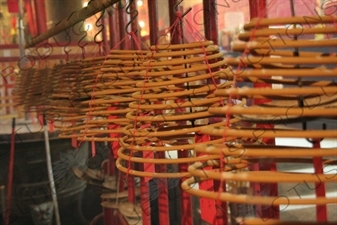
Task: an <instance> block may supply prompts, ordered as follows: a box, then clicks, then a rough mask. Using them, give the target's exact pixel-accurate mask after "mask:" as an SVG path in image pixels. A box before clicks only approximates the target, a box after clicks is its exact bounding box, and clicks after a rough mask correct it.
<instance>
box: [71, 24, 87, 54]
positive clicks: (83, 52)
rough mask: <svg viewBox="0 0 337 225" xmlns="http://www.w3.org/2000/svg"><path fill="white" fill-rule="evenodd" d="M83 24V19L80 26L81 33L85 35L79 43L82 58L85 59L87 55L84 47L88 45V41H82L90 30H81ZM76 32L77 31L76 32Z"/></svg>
mask: <svg viewBox="0 0 337 225" xmlns="http://www.w3.org/2000/svg"><path fill="white" fill-rule="evenodd" d="M83 25H84V20H83V21H82V24H81V26H80V28H79V31H80V32H81V33H80V35H81V34H84V36H83V37H82V38H81V39H80V40H79V41H78V42H77V45H78V46H79V47H80V48H81V49H82V58H83V59H84V55H85V49H84V47H85V46H87V44H88V42H87V43H85V44H83V45H81V44H80V43H81V42H82V41H83V40H84V39H85V38H86V37H87V36H88V33H87V31H88V30H89V29H88V30H83V32H82V31H81V28H82V27H83ZM74 33H75V32H74Z"/></svg>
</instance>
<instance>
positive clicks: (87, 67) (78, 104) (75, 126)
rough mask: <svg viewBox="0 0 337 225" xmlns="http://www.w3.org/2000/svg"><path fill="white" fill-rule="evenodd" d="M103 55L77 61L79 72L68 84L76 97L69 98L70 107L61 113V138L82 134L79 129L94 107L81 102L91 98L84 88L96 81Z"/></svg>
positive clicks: (101, 108) (88, 91)
mask: <svg viewBox="0 0 337 225" xmlns="http://www.w3.org/2000/svg"><path fill="white" fill-rule="evenodd" d="M104 60H105V57H97V58H88V59H83V60H81V61H80V62H78V64H79V66H80V70H79V74H78V75H77V76H75V79H74V82H73V83H72V84H71V85H70V87H69V88H70V90H71V92H72V93H75V94H74V96H75V97H76V98H69V100H68V101H69V102H70V104H71V107H68V112H66V113H62V119H61V121H62V123H63V125H61V126H60V127H58V128H60V129H61V131H62V133H61V134H60V137H62V138H74V137H81V136H83V135H82V134H81V133H80V131H81V130H82V129H83V127H84V126H83V124H84V123H85V121H87V120H88V114H90V113H91V111H92V110H93V109H94V108H95V109H96V107H92V108H86V107H84V105H83V102H85V101H88V100H89V99H91V96H90V91H91V90H88V89H86V88H85V86H86V85H88V84H93V83H95V82H96V80H97V77H98V76H99V69H100V67H101V66H102V63H103V62H104ZM106 108H107V107H103V106H101V107H98V109H99V110H104V109H106ZM89 127H94V126H88V128H89Z"/></svg>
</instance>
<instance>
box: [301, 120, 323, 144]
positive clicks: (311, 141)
mask: <svg viewBox="0 0 337 225" xmlns="http://www.w3.org/2000/svg"><path fill="white" fill-rule="evenodd" d="M302 130H307V122H302ZM322 130H326V124H325V123H323V124H322ZM306 140H307V141H308V142H310V143H311V144H316V143H317V142H321V141H323V140H324V138H321V139H319V140H311V139H310V138H306Z"/></svg>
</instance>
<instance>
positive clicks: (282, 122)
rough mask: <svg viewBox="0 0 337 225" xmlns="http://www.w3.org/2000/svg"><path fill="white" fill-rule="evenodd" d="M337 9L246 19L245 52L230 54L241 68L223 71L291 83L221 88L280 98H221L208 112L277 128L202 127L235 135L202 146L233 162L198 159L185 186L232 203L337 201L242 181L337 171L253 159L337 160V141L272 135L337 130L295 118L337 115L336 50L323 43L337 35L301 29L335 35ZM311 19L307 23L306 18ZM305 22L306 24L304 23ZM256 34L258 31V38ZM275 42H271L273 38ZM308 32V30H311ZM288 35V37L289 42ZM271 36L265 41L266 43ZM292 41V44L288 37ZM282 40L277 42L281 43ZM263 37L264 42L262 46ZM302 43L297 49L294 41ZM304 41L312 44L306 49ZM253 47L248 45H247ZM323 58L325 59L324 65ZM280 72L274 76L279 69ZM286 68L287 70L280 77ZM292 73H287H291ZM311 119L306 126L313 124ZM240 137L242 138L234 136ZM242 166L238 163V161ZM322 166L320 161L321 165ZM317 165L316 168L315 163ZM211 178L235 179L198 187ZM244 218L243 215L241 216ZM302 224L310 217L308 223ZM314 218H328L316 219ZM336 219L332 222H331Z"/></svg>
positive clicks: (318, 135) (297, 178)
mask: <svg viewBox="0 0 337 225" xmlns="http://www.w3.org/2000/svg"><path fill="white" fill-rule="evenodd" d="M335 19H336V17H319V18H318V17H317V18H316V17H310V19H308V20H306V21H304V20H303V18H302V17H293V18H282V19H255V20H252V21H251V22H250V23H248V24H246V25H245V26H244V28H245V32H243V33H241V34H240V35H239V39H240V40H242V41H245V42H246V43H242V44H237V45H234V46H233V50H235V51H244V50H246V52H245V53H246V55H245V57H244V58H228V59H226V61H227V63H228V64H229V65H231V66H233V67H237V68H236V69H234V68H233V69H232V70H231V71H229V72H227V73H223V74H222V75H221V76H220V77H222V78H223V79H232V78H233V79H236V81H237V82H250V83H251V84H254V83H264V84H273V85H274V84H281V85H287V86H285V87H275V86H273V87H270V88H269V87H264V88H256V89H253V88H250V87H234V86H233V87H231V88H229V89H224V90H216V91H215V92H214V95H215V96H217V97H224V98H228V97H230V98H232V99H238V100H242V101H246V100H247V99H249V98H253V99H260V100H272V101H271V102H265V103H263V104H259V105H251V106H247V104H241V105H240V104H237V105H226V106H222V107H220V106H216V107H211V108H209V109H208V112H209V113H211V114H214V115H217V116H221V115H222V116H225V115H227V116H228V115H231V116H233V117H234V118H238V119H240V120H242V121H246V122H253V123H264V124H267V126H274V128H270V129H268V128H261V127H256V126H254V125H253V126H250V127H247V126H231V127H225V126H212V125H210V126H207V127H204V128H203V129H202V130H201V133H203V134H208V135H212V136H218V137H225V138H228V139H229V141H226V142H225V143H220V144H211V145H206V144H200V145H197V146H196V148H195V151H196V152H198V153H201V154H207V155H217V156H218V157H220V158H224V159H223V160H224V165H225V166H226V167H225V168H223V169H221V171H220V169H216V168H213V169H212V170H205V169H204V167H206V166H207V165H206V164H203V163H202V162H197V163H195V164H193V165H191V166H190V167H189V170H188V171H189V172H190V173H191V175H192V177H191V178H189V179H187V180H186V181H184V182H183V183H182V188H183V190H184V191H186V192H188V193H190V194H192V195H196V196H199V197H205V198H210V199H214V200H217V199H219V200H221V201H225V202H229V203H236V204H246V205H265V206H270V207H273V208H278V207H279V206H280V205H316V206H325V205H329V204H335V203H337V198H336V197H335V196H316V195H313V196H310V197H306V198H299V197H298V196H296V197H288V196H286V197H285V198H284V197H282V195H281V196H272V194H269V193H267V194H265V195H261V196H257V195H253V194H247V193H246V194H243V193H242V194H239V193H237V192H235V190H236V188H240V187H247V186H249V185H250V184H252V183H255V184H256V183H271V184H279V185H285V184H289V183H298V184H303V183H304V182H309V183H316V184H318V183H319V184H333V183H335V182H337V177H336V176H333V175H331V174H329V173H328V172H326V171H325V170H322V171H323V172H319V170H320V169H319V168H318V171H317V173H316V174H312V173H301V172H288V171H286V170H285V171H282V170H281V171H250V170H248V168H249V167H248V166H252V165H254V164H256V163H258V164H264V163H277V164H279V163H288V164H292V165H296V164H298V163H303V164H307V165H312V164H313V163H314V161H315V160H316V163H317V159H321V161H322V162H321V164H322V167H324V168H325V167H326V166H330V165H335V164H336V160H335V157H336V156H337V153H336V152H337V148H335V147H334V148H315V149H312V148H304V147H303V148H299V147H289V146H274V145H271V144H267V143H264V140H266V139H268V138H282V137H288V138H306V139H307V140H308V141H311V142H313V143H315V142H316V141H320V140H322V139H323V138H337V135H336V130H334V129H330V130H326V129H325V128H324V127H323V128H321V129H320V128H318V129H314V130H304V129H303V130H298V129H294V128H289V127H288V126H289V125H290V124H291V123H304V124H305V125H306V123H307V122H309V121H312V120H316V119H318V118H326V119H336V111H337V95H336V94H337V86H336V84H335V82H334V81H333V80H332V78H333V77H335V76H336V75H335V74H336V72H337V71H336V69H335V65H336V64H337V57H336V55H335V54H333V53H332V54H327V53H325V52H324V51H323V50H321V52H318V51H315V49H314V48H315V47H316V46H324V47H332V48H336V47H337V42H336V40H334V39H324V40H303V38H305V37H303V38H302V39H301V38H300V37H299V36H300V35H302V34H303V35H304V34H306V35H314V34H317V33H319V34H325V35H335V34H336V33H337V28H336V26H335V25H334V24H332V23H334V20H335ZM318 21H319V23H321V24H323V25H324V28H314V27H313V26H303V27H301V28H300V29H299V28H296V27H295V28H294V29H290V28H287V27H285V28H275V29H274V28H268V26H275V25H280V24H281V25H282V24H297V25H298V24H301V23H302V22H304V23H305V24H307V23H309V25H314V24H317V23H318ZM302 24H303V23H302ZM300 30H301V31H300ZM287 34H288V35H289V34H292V35H295V36H296V35H297V39H295V40H289V37H288V39H286V37H285V36H286V35H287ZM252 35H254V37H255V38H256V39H253V38H251V36H252ZM270 35H274V37H273V38H278V40H275V41H274V39H270V45H268V46H266V45H265V43H267V41H268V40H269V39H268V38H270ZM306 37H308V36H306ZM281 42H284V43H283V45H282V44H281ZM263 43H264V44H263ZM288 43H289V45H288ZM274 44H275V45H274ZM262 45H263V46H262ZM292 47H294V48H296V49H295V53H294V51H292V50H291V48H292ZM302 47H310V49H309V50H308V49H306V51H304V50H302ZM247 49H248V50H249V52H248V51H247ZM247 52H248V53H247ZM318 65H319V66H318ZM271 76H272V77H271ZM274 76H280V77H274ZM282 77H283V78H284V79H283V78H282ZM305 125H303V128H305ZM233 137H236V138H237V139H236V141H234V142H233V141H232V139H233ZM242 138H246V139H251V140H254V141H257V142H256V143H255V144H252V143H245V142H241V143H240V142H238V140H242ZM233 159H237V160H241V162H244V163H246V165H247V168H246V169H244V168H241V169H238V168H236V164H235V163H234V164H233V163H232V160H233ZM233 168H234V169H233ZM315 168H316V167H315ZM315 172H316V171H315ZM205 180H217V181H221V180H225V181H226V183H227V184H228V190H227V191H226V192H221V193H218V192H212V191H207V190H198V189H193V188H191V187H192V186H193V185H195V184H196V183H199V182H202V181H205ZM237 221H239V219H238V218H237ZM268 221H271V222H270V224H293V223H292V222H287V221H279V220H269V219H268ZM263 223H264V221H262V220H261V219H249V218H248V219H246V218H243V219H242V222H240V224H263ZM301 224H302V223H301ZM303 224H306V223H303ZM308 224H323V223H317V222H310V223H308ZM327 224H329V223H327Z"/></svg>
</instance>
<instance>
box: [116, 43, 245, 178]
mask: <svg viewBox="0 0 337 225" xmlns="http://www.w3.org/2000/svg"><path fill="white" fill-rule="evenodd" d="M151 49H153V50H155V52H152V53H149V55H148V58H150V60H148V61H147V62H144V64H143V65H144V66H146V68H147V69H146V70H144V71H142V72H141V73H140V75H142V76H143V77H144V78H145V79H143V81H140V82H138V83H137V84H136V87H137V88H141V90H137V91H135V92H134V93H133V94H132V97H133V98H134V99H135V100H134V101H133V102H131V103H130V104H129V108H130V112H128V113H127V114H126V118H128V119H129V121H130V122H131V123H130V124H129V125H127V126H125V127H124V128H123V134H124V137H123V138H121V139H120V143H121V145H122V147H121V148H120V149H119V150H118V157H119V158H118V160H117V162H116V164H117V168H118V169H119V170H121V171H123V172H124V173H130V174H132V175H135V176H142V177H161V178H165V177H170V178H173V177H183V176H186V175H188V172H179V173H178V172H164V171H162V172H147V171H141V170H137V169H136V168H128V166H127V162H132V163H135V164H137V165H141V164H143V165H144V167H146V165H153V166H155V165H157V166H158V165H160V164H164V165H170V164H175V165H176V164H182V163H188V164H190V163H192V162H195V161H198V160H203V161H207V160H210V159H216V158H218V157H217V156H214V155H213V156H204V157H198V156H196V155H195V154H194V153H192V151H191V150H193V149H194V148H195V145H196V143H195V141H194V138H195V137H196V135H198V133H199V132H200V130H201V129H202V128H203V127H206V126H208V124H209V123H214V122H212V120H210V118H211V117H213V116H212V115H211V114H209V113H208V108H210V107H215V106H220V105H226V104H227V101H228V100H227V98H221V97H220V98H219V97H216V96H214V94H213V92H214V91H215V90H216V89H228V88H229V87H231V85H232V82H231V81H228V80H227V81H225V82H222V83H219V84H218V83H214V82H213V81H214V80H218V79H219V76H220V74H221V73H223V72H224V71H227V72H229V69H228V68H226V65H225V60H224V59H223V57H222V53H220V52H219V48H218V46H216V45H214V44H213V42H211V41H203V42H196V43H190V44H180V45H158V46H153V47H151ZM242 104H244V102H242ZM237 122H239V120H238V119H233V120H231V121H230V124H234V123H237ZM216 124H218V125H219V126H220V125H221V126H225V125H226V122H224V121H218V122H217V123H216ZM222 142H224V139H222V138H218V139H214V140H209V142H208V143H214V144H215V143H222ZM179 151H185V152H187V155H186V156H185V157H179V158H178V159H172V158H165V157H163V156H164V155H166V157H170V154H174V153H176V152H179ZM147 152H152V153H154V155H157V156H158V157H159V158H153V156H152V157H150V158H146V157H144V156H143V155H144V154H146V153H147ZM157 156H154V157H157ZM140 167H142V166H140Z"/></svg>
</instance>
